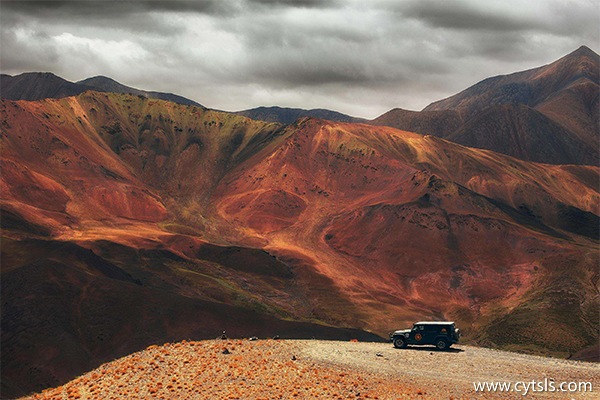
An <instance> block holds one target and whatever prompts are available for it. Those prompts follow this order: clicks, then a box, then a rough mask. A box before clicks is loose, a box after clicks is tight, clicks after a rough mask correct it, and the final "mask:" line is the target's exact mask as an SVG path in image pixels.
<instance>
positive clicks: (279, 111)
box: [234, 106, 364, 125]
mask: <svg viewBox="0 0 600 400" xmlns="http://www.w3.org/2000/svg"><path fill="white" fill-rule="evenodd" d="M234 114H238V115H243V116H244V117H248V118H252V119H255V120H258V121H266V122H279V123H282V124H286V125H287V124H291V123H293V122H295V121H296V120H297V119H299V118H305V117H311V118H320V119H326V120H329V121H335V122H364V120H362V119H360V118H356V117H351V116H350V115H346V114H342V113H339V112H337V111H331V110H325V109H322V108H313V109H311V110H305V109H303V108H289V107H277V106H273V107H257V108H251V109H248V110H243V111H236V112H235V113H234Z"/></svg>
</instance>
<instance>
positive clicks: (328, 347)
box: [299, 341, 600, 399]
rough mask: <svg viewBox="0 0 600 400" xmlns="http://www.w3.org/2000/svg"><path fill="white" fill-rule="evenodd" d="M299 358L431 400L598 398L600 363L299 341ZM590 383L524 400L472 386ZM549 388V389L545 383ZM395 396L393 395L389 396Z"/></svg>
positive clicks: (465, 349)
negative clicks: (371, 376)
mask: <svg viewBox="0 0 600 400" xmlns="http://www.w3.org/2000/svg"><path fill="white" fill-rule="evenodd" d="M299 345H300V346H301V348H302V354H303V356H305V357H308V358H310V359H312V360H315V361H317V360H318V361H321V362H323V363H324V364H326V365H340V366H346V367H350V368H352V369H356V370H363V371H366V372H371V373H376V374H379V375H380V376H385V378H386V379H387V380H389V381H391V382H397V383H399V384H402V385H404V386H408V387H416V388H421V389H422V392H423V393H424V396H425V397H431V398H439V399H442V398H451V397H454V398H484V397H485V398H488V397H498V398H502V397H504V398H562V399H565V398H567V399H568V398H596V399H598V398H600V364H598V363H588V362H579V361H569V360H559V359H553V358H546V357H538V356H529V355H524V354H517V353H510V352H506V351H498V350H492V349H486V348H481V347H473V346H462V345H455V346H453V347H452V348H451V349H450V350H449V351H445V352H440V351H437V350H436V349H435V348H433V347H426V346H424V347H416V346H415V347H409V348H407V349H395V348H394V347H393V346H392V344H383V343H352V342H339V343H337V342H327V341H299ZM544 379H547V380H551V379H552V380H553V381H554V383H555V385H558V383H560V382H571V381H576V382H579V381H583V382H592V385H593V389H595V390H594V392H592V393H589V392H588V393H583V392H579V393H571V392H567V393H565V392H561V393H557V392H554V393H549V392H541V391H536V392H535V393H533V392H532V391H531V390H530V393H529V394H528V395H527V396H523V394H521V393H522V392H523V390H522V389H523V388H522V386H519V389H521V393H517V392H512V393H510V394H509V395H507V394H506V392H505V393H504V394H503V395H502V394H501V393H490V392H486V393H485V394H483V393H482V394H479V393H476V392H475V390H474V387H473V382H477V381H479V382H492V381H503V382H512V383H513V384H514V383H515V382H531V381H532V380H535V381H536V382H538V381H541V382H544ZM548 385H550V384H548ZM391 395H392V396H391V397H390V398H394V397H393V393H392V394H391Z"/></svg>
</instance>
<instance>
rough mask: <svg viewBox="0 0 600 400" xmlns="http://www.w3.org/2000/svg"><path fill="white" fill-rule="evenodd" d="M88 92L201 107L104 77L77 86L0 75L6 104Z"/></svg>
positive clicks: (48, 76) (52, 78)
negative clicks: (124, 95)
mask: <svg viewBox="0 0 600 400" xmlns="http://www.w3.org/2000/svg"><path fill="white" fill-rule="evenodd" d="M87 90H95V91H97V92H109V93H124V94H134V95H137V96H143V97H147V98H150V99H160V100H166V101H172V102H174V103H177V104H183V105H189V106H197V107H203V106H202V105H201V104H200V103H197V102H195V101H193V100H190V99H186V98H185V97H182V96H178V95H176V94H172V93H163V92H155V91H147V90H140V89H135V88H132V87H129V86H125V85H123V84H121V83H119V82H117V81H115V80H114V79H111V78H107V77H105V76H95V77H92V78H87V79H84V80H81V81H79V82H69V81H67V80H66V79H63V78H61V77H59V76H56V75H54V74H52V73H49V72H26V73H23V74H20V75H16V76H11V75H6V74H2V75H0V95H1V97H2V98H3V99H8V100H42V99H48V98H53V99H58V98H61V97H68V96H75V95H78V94H80V93H83V92H85V91H87Z"/></svg>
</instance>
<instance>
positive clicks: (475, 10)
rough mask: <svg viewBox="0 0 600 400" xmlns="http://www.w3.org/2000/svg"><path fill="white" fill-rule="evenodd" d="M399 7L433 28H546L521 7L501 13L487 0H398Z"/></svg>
mask: <svg viewBox="0 0 600 400" xmlns="http://www.w3.org/2000/svg"><path fill="white" fill-rule="evenodd" d="M395 9H396V10H397V11H399V12H400V13H401V14H402V16H403V17H407V18H415V19H418V20H420V21H423V22H425V23H426V24H428V25H430V26H432V27H441V28H451V29H461V30H483V31H489V30H491V31H520V30H532V29H537V28H541V27H543V24H542V23H541V22H540V21H538V20H537V19H536V18H534V17H532V16H531V15H527V14H521V13H520V12H519V9H517V8H515V9H512V10H510V9H509V10H502V11H503V12H499V10H494V9H493V8H491V7H490V4H489V3H487V2H484V1H479V2H472V3H469V2H456V1H430V0H420V1H409V2H405V3H398V4H397V5H396V6H395Z"/></svg>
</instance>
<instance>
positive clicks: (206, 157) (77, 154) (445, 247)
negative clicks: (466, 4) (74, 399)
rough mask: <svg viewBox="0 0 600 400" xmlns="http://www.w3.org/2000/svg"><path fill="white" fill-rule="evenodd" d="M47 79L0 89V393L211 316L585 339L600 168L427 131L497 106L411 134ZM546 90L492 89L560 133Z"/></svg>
mask: <svg viewBox="0 0 600 400" xmlns="http://www.w3.org/2000/svg"><path fill="white" fill-rule="evenodd" d="M576 53H577V52H576ZM567 57H569V56H567ZM559 61H560V60H559ZM551 65H552V64H551ZM546 71H550V72H547V74H549V75H552V74H554V73H558V72H556V71H557V70H556V69H547V70H546ZM538 73H539V71H538ZM532 76H538V74H533V73H532ZM46 78H47V77H46ZM552 79H553V80H552V81H554V80H556V79H554V78H552ZM566 80H568V79H567V78H565V81H566ZM2 81H4V77H3V78H2ZM53 81H56V80H54V79H53ZM23 82H24V81H23ZM596 84H597V81H596ZM2 85H4V83H2ZM22 85H23V86H22V88H23V89H21V90H23V91H24V92H25V91H28V92H30V93H33V94H37V95H38V96H40V95H42V94H43V93H46V94H47V93H51V91H49V90H46V89H45V88H43V87H42V86H43V85H41V86H36V85H33V84H32V85H29V84H25V83H22ZM586 85H587V83H586ZM53 87H54V89H53V90H54V93H55V94H54V96H55V97H58V98H45V99H40V100H35V101H25V100H10V99H7V98H6V97H4V91H3V98H2V100H1V102H0V124H1V125H0V126H1V127H2V128H1V131H0V140H1V143H2V159H1V168H2V174H1V176H0V184H1V185H2V186H1V188H2V190H1V191H0V193H1V197H0V210H1V212H2V219H1V223H2V242H1V244H2V248H1V251H2V279H1V281H0V284H1V289H2V303H3V307H2V309H1V313H2V325H1V329H2V335H1V340H2V354H1V357H2V395H3V396H9V397H16V396H19V395H22V394H25V393H28V392H31V391H33V390H36V391H37V390H40V389H43V388H45V387H49V386H57V385H59V384H61V383H63V382H66V381H67V380H69V379H71V378H72V377H74V376H77V375H79V374H81V373H83V372H85V371H89V370H90V369H92V368H95V367H96V366H98V365H100V364H101V363H103V362H106V361H109V360H112V359H114V358H116V357H120V356H123V355H125V354H130V353H132V352H134V351H137V350H139V349H142V348H145V347H146V346H148V345H150V344H155V343H164V342H166V341H176V340H182V339H193V340H196V339H201V338H209V337H210V338H212V337H216V336H219V335H221V333H222V331H223V330H225V331H226V333H227V335H229V336H231V337H250V336H254V335H259V336H262V337H266V336H274V335H280V337H320V338H337V339H345V340H349V339H359V340H382V338H383V337H385V336H386V335H387V333H388V332H389V331H391V330H394V329H397V328H399V327H403V326H408V325H409V324H411V323H412V322H415V321H416V320H427V319H452V320H455V321H456V323H457V325H458V326H459V327H460V328H461V330H462V331H463V333H464V335H465V337H464V340H465V341H467V342H471V343H477V344H479V345H484V346H490V347H498V348H504V349H509V350H520V351H527V352H534V353H540V354H549V355H554V356H564V357H566V356H568V355H570V354H574V353H577V352H579V351H581V350H586V349H589V348H591V347H593V346H594V345H595V344H597V343H598V326H599V325H600V321H599V319H598V315H600V307H599V302H598V287H597V285H598V281H599V279H600V275H599V273H598V268H597V266H598V263H599V262H600V260H599V259H598V256H599V254H598V235H599V232H598V231H599V226H600V225H599V224H600V219H599V215H600V201H599V200H600V193H599V192H598V182H599V179H600V168H599V167H598V166H597V165H574V164H581V163H570V164H564V165H550V164H540V163H536V162H531V161H527V160H525V159H520V158H516V157H512V156H509V155H505V154H502V153H499V152H494V151H491V150H486V149H481V148H473V147H466V146H464V145H462V144H459V143H455V142H453V141H451V140H449V138H441V137H437V135H434V133H435V132H433V129H438V130H439V132H442V131H443V130H444V128H445V126H446V125H447V124H445V123H444V122H443V121H444V119H445V118H448V120H455V121H456V126H462V125H461V124H463V123H464V122H463V121H467V122H468V120H467V119H468V118H471V117H468V115H470V113H473V115H474V117H473V118H482V115H485V114H484V113H487V112H490V113H491V114H493V115H496V114H500V115H499V116H498V117H497V118H500V117H501V116H502V113H497V112H496V111H495V110H496V105H493V106H492V105H490V107H487V108H482V109H481V110H475V109H473V111H469V110H471V109H472V108H470V107H471V106H467V104H468V101H466V100H464V99H468V98H470V97H469V96H463V100H461V102H458V103H457V104H463V106H461V107H458V106H455V105H454V104H455V103H454V102H450V101H448V102H447V103H446V105H439V107H444V108H446V109H443V110H441V109H440V110H438V109H429V110H427V109H425V110H424V111H422V113H423V115H429V116H435V117H430V118H428V119H425V118H423V119H421V118H422V117H421V116H420V114H407V115H410V118H406V120H411V118H412V122H411V123H412V124H415V126H418V125H419V124H421V125H422V126H425V127H427V129H432V132H430V133H429V134H427V135H421V134H418V133H414V132H409V131H405V130H400V129H396V128H393V127H388V126H376V125H373V123H372V122H370V123H356V122H352V123H351V122H335V121H329V120H323V119H318V118H311V117H305V118H301V119H298V120H295V121H294V122H293V123H289V124H281V123H278V122H265V121H257V120H252V119H249V118H246V117H244V116H241V115H236V114H232V113H225V112H219V111H214V110H209V109H206V108H204V107H201V106H199V105H191V106H190V105H182V104H177V103H175V102H172V101H164V100H160V99H155V98H148V97H147V96H144V95H139V94H136V93H134V92H131V93H132V94H123V93H113V92H110V89H106V90H109V91H108V92H107V91H90V90H86V91H82V92H80V93H78V94H76V95H74V96H63V94H66V93H68V91H69V90H70V89H69V85H65V84H64V83H63V84H62V86H61V84H58V85H54V86H53ZM486 87H488V90H490V91H491V92H490V93H491V94H489V95H486V94H485V90H483V89H481V88H480V90H479V92H478V93H479V96H481V98H482V99H491V98H496V95H494V94H493V93H495V92H494V91H495V90H496V89H495V88H496V87H497V85H489V86H486ZM561 87H562V86H561ZM3 88H4V86H3ZM15 90H16V89H15ZM561 90H562V89H561ZM565 90H566V89H565ZM569 90H570V89H569ZM555 92H556V90H554V89H553V91H552V93H555ZM559 92H560V91H559ZM567 92H568V93H566V92H565V93H563V94H561V95H560V96H559V97H560V98H561V99H563V100H561V101H564V99H566V98H570V97H568V96H567V94H569V93H570V94H573V93H574V94H573V96H574V97H577V96H579V95H581V93H582V92H581V91H578V90H575V91H568V90H567ZM58 93H60V95H58ZM557 93H558V92H557ZM33 94H31V95H33ZM28 96H29V95H28ZM450 99H452V98H450ZM450 99H448V100H450ZM482 101H484V100H480V102H482ZM485 101H488V100H485ZM556 101H559V100H556ZM596 101H597V100H596ZM475 103H478V102H475ZM532 104H533V103H532ZM540 104H542V103H540ZM543 104H546V106H544V107H543V111H544V113H545V114H544V113H543V112H542V111H541V110H542V108H539V109H538V108H535V109H534V108H532V106H531V105H523V104H520V103H518V104H508V105H507V104H501V105H499V106H498V107H500V109H501V110H504V111H503V112H504V113H507V114H511V115H513V113H515V112H518V113H524V114H525V116H524V117H519V118H525V119H526V120H528V121H529V120H530V118H537V117H531V116H530V115H535V116H538V114H540V115H541V116H542V117H540V118H539V119H532V120H533V121H534V125H535V126H538V124H542V125H541V126H542V127H544V131H547V132H550V133H552V134H559V133H560V134H564V135H567V134H569V135H570V133H572V132H571V131H570V130H569V131H568V132H567V133H566V132H565V131H567V128H566V127H565V126H564V124H563V125H560V124H558V122H556V121H559V120H561V118H562V120H564V121H567V120H569V121H570V120H571V119H575V117H573V115H575V114H573V112H574V111H573V109H572V108H566V109H565V112H566V113H567V114H568V115H567V116H565V117H559V116H557V115H558V114H560V110H561V108H559V107H556V104H554V106H552V107H551V105H552V102H549V100H545V101H544V102H543ZM569 104H571V103H569ZM436 107H438V106H436ZM453 107H455V108H453ZM456 107H458V108H456ZM462 107H464V108H462ZM536 107H537V106H536ZM553 107H554V108H553ZM523 108H524V109H525V111H523V110H522V109H523ZM490 109H491V110H492V111H490ZM530 109H531V110H533V111H531V110H530ZM548 110H553V112H554V113H555V114H552V113H551V112H550V111H548ZM519 115H520V114H519ZM548 115H554V116H553V117H552V119H551V122H552V124H558V125H560V128H561V129H562V130H559V129H558V128H557V130H551V129H550V128H549V127H553V126H554V125H552V124H550V125H548V126H549V127H545V125H543V124H544V123H545V121H546V120H549V119H550V117H549V116H548ZM577 115H579V114H577ZM596 115H597V114H596ZM440 116H441V117H440ZM592 116H593V115H592ZM420 121H423V122H420ZM494 121H496V122H495V123H500V122H498V120H494ZM578 121H579V120H578ZM581 121H583V122H585V120H581ZM583 122H582V126H587V125H585V123H583ZM490 124H491V123H490ZM524 126H526V125H524ZM457 129H459V128H457ZM523 129H525V128H523ZM582 129H583V128H582ZM498 132H503V131H502V130H498ZM515 132H516V131H515ZM515 132H513V133H515ZM581 132H583V130H582V131H581ZM595 134H596V135H597V134H598V132H597V130H596V132H595ZM531 135H532V136H535V132H534V133H531ZM582 135H583V134H582ZM440 136H442V134H441V133H440ZM569 138H571V136H569ZM524 158H525V157H524Z"/></svg>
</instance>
